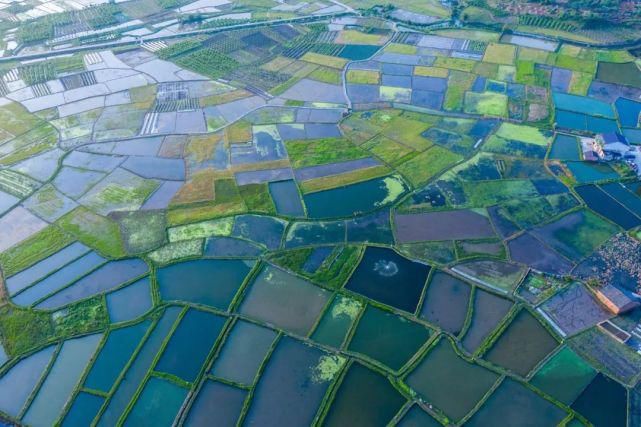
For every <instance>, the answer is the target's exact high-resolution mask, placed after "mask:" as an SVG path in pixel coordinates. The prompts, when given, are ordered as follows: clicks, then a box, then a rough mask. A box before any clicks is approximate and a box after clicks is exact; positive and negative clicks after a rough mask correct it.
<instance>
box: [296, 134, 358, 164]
mask: <svg viewBox="0 0 641 427" xmlns="http://www.w3.org/2000/svg"><path fill="white" fill-rule="evenodd" d="M285 145H286V147H287V153H289V159H290V160H291V163H292V166H293V167H294V168H304V167H307V166H315V165H322V164H326V163H333V162H341V161H346V160H354V159H360V158H363V157H367V156H368V154H367V151H365V150H363V149H362V148H359V147H357V146H356V145H354V144H353V143H352V142H350V141H349V140H347V139H345V138H321V139H313V140H293V141H287V142H285Z"/></svg>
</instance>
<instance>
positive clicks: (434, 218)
mask: <svg viewBox="0 0 641 427" xmlns="http://www.w3.org/2000/svg"><path fill="white" fill-rule="evenodd" d="M395 227H396V236H397V239H398V240H399V242H401V243H410V242H419V241H430V240H463V239H482V238H487V237H494V236H495V233H494V229H493V228H492V225H491V223H490V221H489V219H488V218H487V217H485V216H483V215H480V214H478V213H476V212H473V211H467V210H460V211H447V212H429V213H422V214H399V215H396V216H395Z"/></svg>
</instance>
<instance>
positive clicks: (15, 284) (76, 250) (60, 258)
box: [6, 242, 90, 295]
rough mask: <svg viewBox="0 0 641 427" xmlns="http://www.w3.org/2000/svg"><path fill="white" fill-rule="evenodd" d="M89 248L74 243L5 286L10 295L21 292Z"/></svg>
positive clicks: (24, 271) (17, 276)
mask: <svg viewBox="0 0 641 427" xmlns="http://www.w3.org/2000/svg"><path fill="white" fill-rule="evenodd" d="M89 250H90V249H89V248H88V247H87V246H85V245H83V244H82V243H79V242H75V243H72V244H71V245H69V246H67V247H66V248H64V249H62V250H60V251H58V252H56V253H55V254H53V255H51V256H49V257H47V258H45V259H44V260H42V261H40V262H38V263H36V264H34V265H33V266H31V267H29V268H28V269H26V270H23V271H21V272H20V273H17V274H15V275H13V276H11V277H9V278H8V279H6V285H7V289H8V291H9V293H10V294H11V295H13V294H15V293H17V292H18V291H21V290H22V289H24V288H26V287H27V286H29V285H31V284H33V283H35V282H37V281H38V280H40V279H42V278H43V277H45V276H48V275H50V274H51V273H53V272H54V271H56V270H58V269H59V268H62V267H63V266H65V265H66V264H68V263H69V262H71V261H73V260H74V259H76V258H78V257H80V256H82V255H84V254H86V253H87V252H89Z"/></svg>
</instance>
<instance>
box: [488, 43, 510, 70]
mask: <svg viewBox="0 0 641 427" xmlns="http://www.w3.org/2000/svg"><path fill="white" fill-rule="evenodd" d="M515 56H516V46H513V45H509V44H501V43H490V44H489V45H488V46H487V49H485V55H484V56H483V61H485V62H491V63H493V64H505V65H512V64H514V57H515Z"/></svg>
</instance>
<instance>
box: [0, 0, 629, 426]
mask: <svg viewBox="0 0 641 427" xmlns="http://www.w3.org/2000/svg"><path fill="white" fill-rule="evenodd" d="M134 1H135V2H137V1H138V0H134ZM221 3H225V2H221ZM241 3H243V4H244V7H255V8H257V9H260V10H262V11H263V12H265V11H266V10H272V9H271V8H275V7H277V4H276V3H274V4H271V3H272V2H270V1H264V2H263V1H248V2H241ZM349 3H350V4H351V3H356V2H349ZM408 3H411V5H409V6H408V10H405V11H402V14H403V15H402V16H405V17H411V16H413V15H411V14H417V13H438V15H439V16H442V15H444V14H446V12H444V11H443V10H442V7H441V4H440V3H439V2H432V1H429V2H423V3H420V2H408ZM419 3H420V4H419ZM127 4H128V3H127ZM278 5H280V6H279V9H278V10H280V11H281V12H283V11H287V10H288V9H290V8H293V6H294V4H293V3H292V4H290V3H289V2H287V3H278ZM134 6H135V5H128V6H127V7H128V8H129V9H128V10H129V13H132V14H134V13H142V12H141V11H140V10H136V9H135V8H134ZM187 6H188V4H186V3H183V2H176V4H173V3H172V4H171V5H166V6H163V7H165V8H182V7H187ZM205 6H206V5H205ZM217 6H218V7H223V5H217ZM140 7H142V6H140ZM156 7H160V6H159V5H156ZM203 7H204V6H203ZM207 7H213V6H211V5H209V6H207ZM239 7H240V6H239ZM301 7H309V8H312V7H313V6H312V5H308V4H306V6H301ZM328 7H329V6H328ZM187 10H191V9H187ZM239 10H240V9H239ZM292 10H293V9H292ZM430 11H433V12H430ZM265 13H267V12H265ZM291 13H294V12H291ZM296 13H299V12H296ZM300 13H303V12H300ZM114 19H115V18H114ZM230 19H231V18H230ZM65 25H68V24H65ZM212 25H213V24H212ZM398 28H401V27H398ZM69 64H71V65H69ZM3 65H4V64H3ZM638 67H639V60H638V59H635V58H634V57H633V56H632V55H631V54H630V53H628V52H627V51H605V50H598V49H590V48H586V47H578V46H575V45H571V44H565V43H562V42H557V41H554V42H551V41H546V42H545V43H543V42H542V41H541V40H539V39H533V38H530V37H525V36H516V35H513V36H510V37H502V35H501V34H498V33H490V32H485V31H480V30H475V31H474V32H472V31H463V30H461V31H447V32H438V31H437V32H431V33H427V32H425V33H423V32H415V31H412V32H404V31H400V30H399V29H397V27H396V26H394V25H392V24H391V23H390V22H388V21H384V20H378V19H374V18H362V17H352V16H349V17H338V18H332V19H329V18H328V20H327V21H321V22H315V23H310V24H279V25H269V26H261V25H255V26H249V27H242V28H237V29H233V30H227V31H220V32H215V33H211V34H206V35H203V34H200V35H198V36H196V37H191V38H183V39H180V41H177V42H176V41H175V40H174V41H170V42H168V43H166V46H164V47H162V48H159V49H156V50H150V49H147V48H145V47H144V46H143V47H140V46H133V47H127V48H118V49H113V50H97V51H95V52H87V53H83V54H78V56H77V58H75V59H74V60H72V59H69V58H67V61H65V62H64V63H62V62H61V61H58V62H55V61H52V62H49V61H46V62H43V63H41V64H39V63H38V62H35V63H33V62H31V63H26V64H21V63H16V64H10V66H8V67H7V68H6V69H4V68H3V71H1V73H2V75H0V78H1V79H0V81H1V82H2V83H1V84H0V289H1V291H0V421H1V423H2V424H3V425H4V424H6V425H26V426H35V427H39V426H48V425H63V426H85V425H95V426H112V425H132V426H133V425H135V426H146V425H149V426H173V425H188V426H192V425H193V426H197V425H203V426H205V425H221V426H227V425H230V426H233V425H260V426H262V425H267V426H306V425H328V426H368V427H369V426H387V425H399V426H441V425H442V426H462V425H474V426H497V425H507V426H521V425H523V426H578V425H583V426H598V427H600V426H616V427H618V426H622V427H625V426H630V427H632V426H637V425H640V423H641V415H640V414H641V391H640V390H641V385H639V380H640V379H641V355H640V354H641V332H639V331H641V326H639V322H640V319H641V311H640V310H641V309H639V308H636V309H634V310H632V311H630V312H629V313H626V314H622V315H619V314H616V313H613V312H612V311H610V310H608V308H607V307H605V306H604V305H603V304H602V303H601V302H600V301H599V300H598V299H597V297H596V293H597V292H598V291H599V290H600V288H601V287H603V286H605V285H610V284H616V285H617V286H618V287H619V288H621V289H623V290H625V291H626V292H639V291H640V290H641V257H639V250H640V249H641V243H639V240H638V239H639V237H640V236H641V184H640V183H639V181H638V179H637V178H636V174H635V173H634V171H633V170H632V168H631V167H630V165H629V164H627V163H626V162H624V161H614V162H609V163H605V162H595V161H589V158H587V157H589V156H586V155H585V150H584V149H583V148H584V147H585V144H584V142H585V140H586V139H587V138H590V137H594V136H596V135H598V134H602V133H608V132H618V133H620V134H622V135H636V134H637V133H639V134H641V121H640V120H639V119H640V117H639V113H640V112H641V103H640V102H639V98H640V97H641V88H640V86H639V84H638V82H639V78H640V77H639V76H641V71H640V70H639V68H638ZM14 70H16V71H15V72H14ZM631 141H632V138H631ZM638 143H641V140H639V141H638ZM632 298H633V299H634V298H636V297H634V296H633V297H632ZM622 337H623V338H622Z"/></svg>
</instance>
